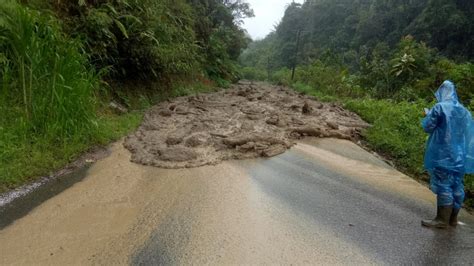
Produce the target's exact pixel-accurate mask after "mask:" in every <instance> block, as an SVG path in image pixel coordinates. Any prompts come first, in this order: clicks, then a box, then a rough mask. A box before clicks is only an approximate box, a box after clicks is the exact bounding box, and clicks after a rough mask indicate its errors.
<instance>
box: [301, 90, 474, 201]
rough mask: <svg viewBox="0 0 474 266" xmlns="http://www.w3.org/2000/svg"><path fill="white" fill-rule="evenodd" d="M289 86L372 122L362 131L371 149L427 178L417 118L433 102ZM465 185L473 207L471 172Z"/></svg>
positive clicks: (424, 135)
mask: <svg viewBox="0 0 474 266" xmlns="http://www.w3.org/2000/svg"><path fill="white" fill-rule="evenodd" d="M292 87H293V88H294V89H295V90H297V91H300V92H303V93H306V94H309V95H313V96H315V97H317V98H318V99H320V100H323V101H331V102H334V101H336V102H341V103H342V104H344V106H345V107H346V108H347V109H349V110H351V111H353V112H355V113H357V114H359V115H360V116H361V117H362V118H363V119H364V120H365V121H367V122H369V123H371V124H372V125H373V126H372V127H371V128H369V129H367V130H366V131H365V132H364V134H363V138H364V140H365V141H366V142H367V144H368V145H369V147H370V148H371V149H373V150H374V151H376V152H378V153H380V154H381V155H383V156H385V157H387V158H388V159H390V160H391V161H392V162H393V163H394V164H395V166H396V167H397V168H398V169H400V170H401V171H402V172H404V173H406V174H408V175H410V176H413V177H416V178H418V179H421V180H424V181H427V180H428V176H427V174H426V173H425V171H424V169H423V156H424V150H425V143H426V140H427V134H425V133H424V132H423V130H422V128H421V120H422V110H423V108H424V107H429V106H430V105H432V104H433V103H428V102H426V101H424V100H419V101H417V102H406V101H402V102H395V101H391V100H378V99H372V98H360V99H353V98H349V97H340V96H338V97H336V96H332V95H329V94H328V93H324V92H322V91H320V90H316V89H314V88H312V87H311V86H308V85H304V84H301V83H295V84H293V85H292ZM465 185H466V189H467V191H468V194H469V196H468V198H467V200H466V205H468V206H471V207H473V206H474V176H466V179H465Z"/></svg>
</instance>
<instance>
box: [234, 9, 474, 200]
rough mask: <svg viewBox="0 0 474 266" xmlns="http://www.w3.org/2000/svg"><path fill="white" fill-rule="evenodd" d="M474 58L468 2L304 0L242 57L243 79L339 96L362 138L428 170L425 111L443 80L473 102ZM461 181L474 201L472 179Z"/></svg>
mask: <svg viewBox="0 0 474 266" xmlns="http://www.w3.org/2000/svg"><path fill="white" fill-rule="evenodd" d="M473 59H474V1H470V0H353V1H344V0H307V1H305V2H304V4H298V3H291V4H289V5H288V6H287V9H286V11H285V14H284V16H283V18H282V20H281V22H280V23H279V24H278V25H276V27H275V30H274V31H273V32H272V33H270V34H269V35H268V36H267V37H266V38H264V39H262V40H255V41H253V42H252V43H251V44H250V45H249V48H248V49H246V50H245V51H244V52H243V53H242V56H241V57H240V63H241V65H242V74H243V76H244V77H245V78H248V79H253V80H267V81H271V82H275V83H278V84H282V85H288V86H291V87H293V88H294V89H296V90H298V91H300V92H302V93H307V94H312V95H314V96H315V97H318V98H319V99H321V100H326V101H336V102H340V103H342V104H344V106H345V107H346V108H348V109H350V110H352V111H354V112H356V113H358V114H359V115H360V116H361V117H362V118H364V120H366V121H368V122H370V123H371V124H372V125H373V126H372V127H371V128H370V129H369V130H367V131H366V132H364V134H363V137H364V141H365V142H366V145H368V146H370V148H371V149H373V150H375V151H377V152H379V153H381V154H384V155H385V156H386V157H388V158H390V159H392V161H393V162H394V163H395V164H396V165H397V166H398V167H399V169H402V170H404V171H405V172H406V173H407V174H410V175H412V176H417V177H421V178H427V175H426V173H425V172H424V169H423V155H424V145H425V140H426V134H425V133H424V132H423V130H422V129H421V126H420V121H421V119H422V110H423V108H426V107H428V108H429V107H430V106H432V105H433V103H434V97H433V92H434V91H436V89H437V88H438V87H439V85H440V84H441V83H442V81H444V80H446V79H450V80H452V81H454V82H455V84H456V86H457V90H458V93H459V94H460V97H461V101H462V102H463V103H464V104H465V105H466V106H467V107H469V108H471V110H472V109H473V108H474V100H473V96H474V64H473V63H472V60H473ZM293 69H294V70H295V72H294V75H293V71H292V70H293ZM466 185H467V194H468V198H470V199H469V200H468V202H470V203H469V204H471V206H474V177H472V176H469V177H467V179H466Z"/></svg>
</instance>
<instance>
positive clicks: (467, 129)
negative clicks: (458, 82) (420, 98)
mask: <svg viewBox="0 0 474 266" xmlns="http://www.w3.org/2000/svg"><path fill="white" fill-rule="evenodd" d="M435 96H436V99H437V100H438V103H437V104H436V105H435V106H434V107H433V109H431V110H430V111H429V112H428V114H427V116H426V117H425V119H423V122H422V125H423V129H424V130H425V132H427V133H429V134H430V137H429V139H428V143H427V146H426V154H425V168H426V169H427V170H428V171H429V172H432V171H434V170H435V169H437V170H441V171H446V172H452V173H459V174H461V175H464V174H467V173H474V123H473V121H472V117H471V113H470V112H469V111H468V110H467V109H466V108H465V107H464V106H463V105H462V104H461V103H459V99H458V96H457V93H456V89H455V87H454V84H453V83H452V82H451V81H445V82H444V83H443V84H442V85H441V87H440V88H439V89H438V91H437V92H436V93H435Z"/></svg>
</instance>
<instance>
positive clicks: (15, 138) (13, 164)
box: [0, 81, 217, 193]
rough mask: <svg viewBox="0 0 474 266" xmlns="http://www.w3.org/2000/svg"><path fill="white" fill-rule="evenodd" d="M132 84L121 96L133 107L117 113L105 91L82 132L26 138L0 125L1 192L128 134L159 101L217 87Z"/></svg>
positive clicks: (204, 84) (50, 171) (184, 83)
mask: <svg viewBox="0 0 474 266" xmlns="http://www.w3.org/2000/svg"><path fill="white" fill-rule="evenodd" d="M117 86H118V85H117ZM129 86H131V85H127V86H125V87H124V88H123V91H124V93H123V94H121V95H120V97H118V98H119V99H118V100H121V101H123V102H125V104H126V106H127V107H129V109H131V110H132V111H130V112H128V113H126V114H122V115H118V114H115V113H114V112H113V111H112V110H110V109H109V108H108V107H107V105H106V103H108V102H109V101H110V100H111V97H110V96H104V95H103V96H101V97H100V103H99V104H98V105H99V106H98V107H97V108H96V109H98V110H99V111H97V118H96V123H95V124H96V126H95V127H94V128H93V130H88V131H83V132H82V134H81V135H76V136H74V137H67V138H63V137H58V136H56V137H51V136H48V135H30V136H29V138H23V137H21V136H20V137H19V135H18V134H17V133H16V131H15V128H13V127H10V128H8V130H5V129H6V128H2V127H1V126H0V129H1V131H0V133H1V134H0V165H1V166H2V167H0V193H3V192H5V191H8V190H11V189H15V188H17V187H19V186H21V185H24V184H26V183H29V182H32V181H34V180H36V179H38V178H39V177H41V176H47V175H50V174H51V173H52V172H54V171H57V170H59V169H61V168H62V167H64V166H66V165H67V164H69V163H71V162H73V161H74V160H75V159H77V158H78V157H79V156H80V155H81V154H83V153H85V152H87V151H88V150H90V149H91V148H93V147H97V146H105V145H107V144H109V143H111V142H113V141H116V140H118V139H120V138H122V137H123V136H126V135H127V134H129V133H130V132H132V131H133V130H135V129H136V128H137V127H138V126H139V125H140V123H141V121H142V118H143V114H144V112H145V111H146V110H147V109H148V108H149V107H151V106H152V105H153V104H155V103H157V102H160V101H164V100H166V99H169V98H174V97H178V96H185V95H191V94H196V93H205V92H211V91H215V90H217V87H215V85H214V84H211V83H203V82H199V81H194V82H178V83H177V84H176V85H174V86H173V87H172V88H168V89H159V88H157V87H155V86H156V84H155V85H151V86H154V87H153V89H154V90H153V89H151V90H150V88H145V86H144V85H140V86H138V87H137V88H136V89H135V90H131V89H130V87H129ZM115 98H117V96H115ZM100 105H102V106H100Z"/></svg>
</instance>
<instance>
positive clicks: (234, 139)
mask: <svg viewBox="0 0 474 266" xmlns="http://www.w3.org/2000/svg"><path fill="white" fill-rule="evenodd" d="M368 126H369V125H368V124H367V123H366V122H364V121H363V120H362V119H361V118H360V117H359V116H357V115H356V114H354V113H352V112H349V111H347V110H345V109H343V108H342V107H341V106H339V105H337V104H334V103H322V102H319V101H317V100H316V99H314V97H311V96H307V95H303V94H299V93H297V92H295V91H293V90H291V89H289V88H286V87H281V86H272V85H269V84H265V83H250V82H239V83H238V84H236V85H233V86H232V87H231V88H229V89H226V90H220V91H218V92H214V93H207V94H199V95H195V96H186V97H179V98H176V99H173V100H169V101H167V102H163V103H160V104H158V105H156V106H154V107H153V108H151V109H150V110H149V111H148V112H147V113H146V114H145V118H144V121H143V123H142V125H141V126H140V127H139V129H138V130H137V131H136V132H135V133H133V134H132V135H130V136H128V137H127V139H126V140H125V143H124V145H125V147H126V148H127V149H128V150H130V151H131V153H132V161H133V162H135V163H139V164H143V165H152V166H157V167H162V168H185V167H199V166H203V165H213V164H218V163H219V162H221V161H223V160H231V159H249V158H257V157H272V156H275V155H278V154H281V153H284V152H285V151H286V150H287V149H289V148H291V147H292V146H293V145H294V144H295V142H294V141H295V140H297V139H301V138H303V137H305V136H314V137H321V138H339V139H356V138H358V136H359V134H360V131H361V129H363V128H365V127H368Z"/></svg>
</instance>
